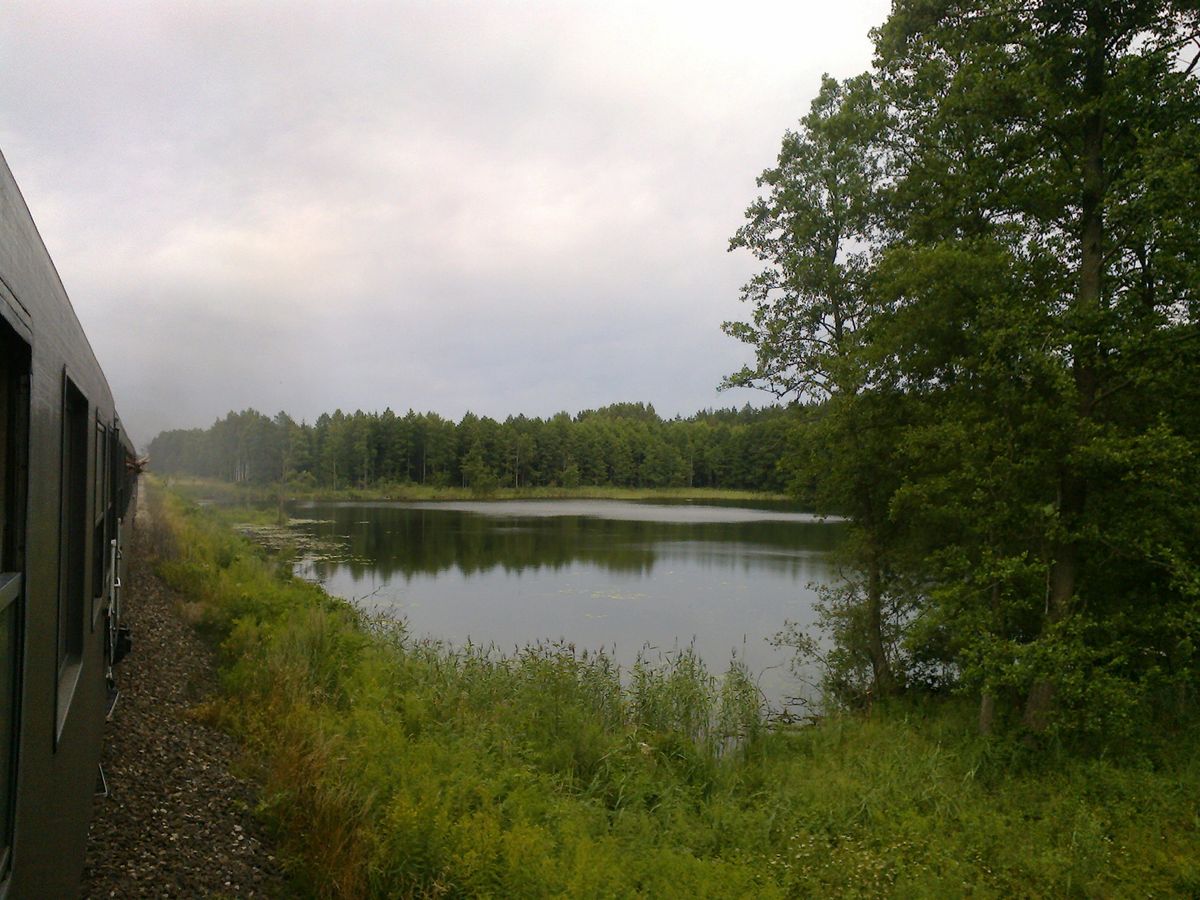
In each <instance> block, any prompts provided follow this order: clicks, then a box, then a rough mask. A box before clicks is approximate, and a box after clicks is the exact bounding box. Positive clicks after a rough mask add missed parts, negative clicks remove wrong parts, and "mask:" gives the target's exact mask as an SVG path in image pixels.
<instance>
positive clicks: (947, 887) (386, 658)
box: [150, 490, 1200, 897]
mask: <svg viewBox="0 0 1200 900" xmlns="http://www.w3.org/2000/svg"><path fill="white" fill-rule="evenodd" d="M150 496H151V499H152V502H153V504H154V513H155V521H156V523H157V525H158V528H159V529H160V530H159V532H158V535H157V540H156V541H155V545H156V547H157V548H158V549H157V553H158V560H157V566H158V568H159V571H160V572H161V573H162V575H163V576H164V577H165V578H166V579H167V580H168V581H169V582H170V583H171V584H172V585H173V586H175V587H176V588H178V589H179V590H180V591H181V592H182V593H183V595H184V596H185V597H186V598H187V600H188V611H189V613H190V614H191V615H192V616H193V617H194V618H195V619H196V621H197V622H198V623H199V624H200V627H202V628H203V629H205V630H206V631H207V632H208V633H209V634H211V635H212V636H213V638H214V640H216V641H219V642H220V646H221V649H222V660H223V667H224V669H223V684H224V688H225V693H224V696H223V697H222V698H221V699H220V700H219V701H216V702H214V703H213V704H212V705H211V708H209V709H208V710H207V714H208V715H210V716H211V717H212V718H213V719H215V720H217V721H219V722H220V723H222V724H223V725H224V726H225V727H227V728H229V729H230V730H232V731H233V732H234V733H236V734H237V735H239V736H240V737H241V738H242V740H243V741H244V742H245V745H246V747H247V751H248V757H249V759H250V761H251V765H252V767H253V769H254V771H255V773H256V775H257V777H258V778H259V779H260V780H261V783H262V784H263V785H264V798H265V799H264V802H263V809H262V813H263V815H265V816H266V817H267V818H268V819H269V820H270V821H271V822H272V823H273V824H274V826H275V827H276V828H277V830H278V832H279V834H280V839H281V842H282V845H283V847H284V848H285V851H286V854H287V862H288V864H289V866H290V868H291V870H292V872H293V873H294V874H295V877H296V878H297V880H298V885H299V887H300V888H301V889H302V890H305V891H307V892H309V893H311V894H314V895H320V896H350V897H354V896H380V897H404V896H513V897H517V896H519V897H538V896H571V897H626V896H647V897H674V896H700V897H743V896H744V897H807V896H822V895H830V894H833V895H842V896H877V895H881V894H886V895H889V896H914V897H923V896H962V895H973V896H1012V895H1020V896H1047V897H1050V896H1054V897H1057V896H1118V895H1128V894H1132V893H1137V894H1138V895H1143V896H1145V895H1157V896H1166V895H1189V894H1195V893H1196V892H1197V891H1200V862H1198V861H1200V806H1198V803H1197V798H1198V797H1200V760H1198V759H1197V757H1196V755H1195V754H1194V753H1193V752H1192V751H1193V748H1194V747H1195V746H1196V743H1195V739H1196V737H1197V735H1195V734H1180V735H1173V736H1164V737H1163V738H1162V739H1161V740H1160V741H1159V742H1157V743H1153V744H1152V745H1151V746H1150V747H1149V748H1147V749H1145V750H1144V751H1140V752H1139V754H1138V755H1137V756H1136V757H1135V756H1131V757H1130V758H1103V759H1096V758H1092V759H1079V758H1070V757H1066V756H1061V755H1054V754H1050V755H1048V756H1041V757H1033V756H1030V755H1028V753H1027V751H1025V750H1023V749H1021V748H1020V747H1016V746H1011V745H1009V744H1005V743H999V742H989V741H986V740H983V739H980V738H978V737H976V736H974V735H973V734H972V730H971V727H970V720H971V713H970V711H969V710H966V709H961V708H959V707H958V706H956V705H955V704H954V703H952V702H949V703H940V704H936V705H929V706H906V707H896V708H892V709H881V708H878V707H877V708H876V710H875V711H874V714H873V716H872V717H871V718H865V719H864V718H857V717H845V718H832V719H829V720H826V721H825V722H824V723H823V724H821V725H820V726H817V727H810V728H804V729H798V730H786V731H771V730H769V729H766V728H765V727H763V726H762V724H761V722H760V720H759V717H758V711H757V703H756V700H755V694H754V691H753V688H752V686H751V685H750V683H749V682H748V679H747V677H746V676H745V674H744V673H739V672H738V671H736V670H733V671H731V672H730V673H727V674H726V675H725V676H724V677H714V676H712V675H711V674H709V673H707V672H706V671H705V670H704V668H703V666H702V665H701V664H700V663H699V661H698V660H696V659H694V658H693V657H690V656H688V655H686V654H685V655H683V656H680V657H678V658H676V659H674V660H672V661H669V662H667V663H663V664H659V665H655V666H641V667H638V668H636V669H635V670H634V671H633V672H632V673H626V678H625V679H624V682H625V686H623V685H622V679H620V678H619V677H618V673H617V672H616V670H615V667H614V665H613V664H612V662H611V661H610V660H609V659H608V658H607V657H604V656H585V655H583V654H582V653H576V652H574V651H573V650H572V649H571V648H569V647H560V646H541V647H534V648H530V649H527V650H526V651H524V652H522V653H521V654H519V655H517V656H509V657H500V656H497V655H494V654H491V653H488V652H485V651H483V650H481V649H480V648H475V647H468V648H457V649H454V648H449V647H445V646H440V645H437V644H433V643H429V642H422V641H418V640H415V639H413V638H411V637H410V636H409V635H408V634H407V633H406V632H405V630H404V628H403V626H402V625H400V624H398V623H394V622H388V621H379V620H375V621H371V620H367V619H365V618H364V617H363V616H361V615H360V614H358V613H357V612H356V611H355V610H353V609H352V608H350V607H349V606H348V605H347V604H345V603H342V602H341V601H337V600H333V599H331V598H329V597H328V596H327V595H325V594H324V593H323V592H322V591H321V590H320V589H318V588H316V587H313V586H311V585H307V584H304V583H300V582H297V581H295V580H293V579H291V578H290V577H289V576H287V574H286V573H284V572H281V571H279V567H278V566H277V565H275V564H274V563H273V562H271V561H270V560H267V559H264V558H263V557H262V556H261V555H260V553H259V551H257V550H256V549H255V548H253V547H252V546H251V545H249V544H248V543H246V542H245V541H243V540H242V539H241V538H239V537H237V536H236V535H234V534H233V533H232V532H231V531H230V530H229V528H228V526H227V525H226V524H225V523H223V522H222V521H221V520H220V519H219V518H218V516H217V514H216V513H215V512H214V511H211V510H202V509H197V508H195V507H194V506H190V505H189V504H188V503H187V502H186V501H184V500H183V499H182V498H180V497H178V496H176V495H173V494H167V493H164V492H163V491H161V490H154V491H152V493H151V495H150Z"/></svg>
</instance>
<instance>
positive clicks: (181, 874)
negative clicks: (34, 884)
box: [82, 504, 287, 898]
mask: <svg viewBox="0 0 1200 900" xmlns="http://www.w3.org/2000/svg"><path fill="white" fill-rule="evenodd" d="M137 520H138V521H137V526H136V527H135V528H133V529H132V531H133V534H132V541H128V542H127V543H128V546H127V548H126V551H125V552H126V554H127V555H128V563H129V564H128V575H127V583H126V585H125V588H124V590H123V592H122V596H123V603H124V621H125V622H126V623H127V624H129V625H130V626H131V627H132V629H133V642H134V643H133V652H132V653H131V654H130V655H129V656H128V657H127V658H126V659H125V660H124V661H122V662H121V664H120V665H119V666H118V667H117V684H118V687H119V688H120V691H121V696H120V700H119V702H118V704H117V707H116V710H115V712H114V713H113V716H112V720H111V721H110V722H109V723H108V726H107V729H106V736H105V746H104V751H103V765H104V771H105V774H106V775H107V778H108V789H109V796H108V797H107V798H103V797H99V796H98V797H97V798H96V802H95V807H94V809H93V813H92V825H91V830H90V833H89V835H88V849H87V859H86V863H85V868H84V875H83V885H82V894H83V896H84V897H91V898H99V897H122V898H124V897H214V896H216V897H221V896H225V897H280V896H286V894H287V890H286V887H285V885H286V882H285V881H284V878H283V874H282V871H281V868H280V866H279V865H278V863H277V861H276V859H275V857H274V855H273V850H272V848H271V845H270V842H269V838H268V836H267V835H266V834H265V832H264V829H263V827H262V826H261V825H260V824H259V823H258V822H257V821H256V820H255V818H254V817H253V815H252V810H253V808H254V805H255V803H256V801H257V797H256V791H255V787H254V785H253V784H252V783H250V782H248V781H246V780H245V779H243V778H240V777H238V776H237V775H235V774H234V771H235V769H236V760H237V759H238V755H239V750H238V745H237V743H236V741H234V740H233V739H232V738H231V737H229V736H228V735H226V734H223V733H222V732H220V731H218V730H216V729H214V728H212V727H210V726H208V725H205V724H204V723H203V722H201V721H199V720H198V717H196V716H195V715H193V714H192V711H193V710H194V709H195V707H196V705H197V703H199V702H200V701H202V700H204V698H205V697H207V696H209V695H211V693H212V692H213V691H214V690H215V689H216V674H215V661H214V657H213V654H212V652H211V651H210V649H209V648H208V647H207V646H206V645H205V644H204V642H203V641H202V640H201V638H200V637H199V636H198V635H197V634H196V632H195V630H194V628H193V627H192V626H191V625H190V624H188V623H187V622H186V621H184V620H183V618H181V615H180V598H179V597H178V595H176V594H174V593H173V592H172V591H171V590H170V589H169V588H168V587H167V586H166V585H165V584H164V583H163V582H162V580H161V579H159V578H158V577H157V576H155V575H154V573H153V572H152V571H151V570H150V566H149V562H148V552H147V548H148V532H149V529H150V527H151V525H150V523H149V522H148V521H147V510H146V508H145V505H144V504H141V505H140V506H139V509H138V516H137Z"/></svg>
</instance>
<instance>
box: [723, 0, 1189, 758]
mask: <svg viewBox="0 0 1200 900" xmlns="http://www.w3.org/2000/svg"><path fill="white" fill-rule="evenodd" d="M1197 26H1198V19H1197V14H1196V12H1195V9H1194V4H1184V3H1178V2H1173V0H1139V2H1135V3H1124V4H1115V5H1114V4H1106V3H1103V2H1101V0H1089V2H1086V3H1065V2H1060V0H1036V2H1032V3H1022V4H1012V3H1002V2H991V0H985V2H973V3H959V2H946V3H932V4H931V3H927V2H923V0H899V2H897V3H895V4H894V7H893V9H892V13H891V16H890V17H889V19H888V20H887V22H886V23H885V24H884V25H883V26H882V27H881V28H880V29H878V30H877V31H876V32H875V33H874V38H875V46H876V58H875V64H874V68H873V70H872V71H871V72H869V73H866V74H864V75H862V76H859V77H857V78H853V79H849V80H847V81H844V82H841V83H839V82H836V81H833V80H832V79H829V78H826V79H825V80H824V81H823V83H822V86H821V90H820V93H819V94H818V96H817V97H816V99H815V100H814V101H813V104H812V107H811V109H810V112H809V114H808V115H807V116H805V117H804V118H803V119H802V120H801V122H800V127H799V129H798V130H796V131H795V132H790V131H789V132H788V133H786V134H785V136H784V139H783V144H782V149H781V151H780V155H779V159H778V164H777V165H776V166H775V167H773V168H771V169H768V170H767V171H765V172H764V173H763V175H762V177H761V178H760V180H759V185H760V187H761V188H763V196H762V197H761V198H760V199H758V200H757V201H756V202H755V203H754V204H753V205H752V206H751V207H750V209H749V210H748V211H747V224H746V225H744V226H743V227H742V228H741V229H739V231H738V232H737V234H736V235H735V237H734V239H733V241H732V242H731V246H732V247H733V248H745V249H748V250H750V251H751V252H752V253H753V254H754V255H755V256H756V258H758V259H759V260H760V261H761V262H762V263H763V264H764V267H763V269H762V271H761V272H760V273H759V274H757V275H756V276H755V277H754V278H753V279H752V280H751V281H750V282H749V283H748V284H747V285H746V287H745V288H744V289H743V292H742V298H743V300H744V301H746V302H747V303H749V304H750V305H751V307H752V313H751V316H750V319H749V321H746V322H739V323H731V324H728V325H727V326H726V330H727V331H728V332H729V333H730V334H732V335H733V336H735V337H737V338H739V339H741V340H743V341H746V342H748V343H750V344H751V345H753V346H754V347H755V350H756V354H757V355H756V365H755V366H754V367H750V368H747V369H745V370H743V371H741V372H739V373H735V374H734V375H733V376H731V378H730V381H731V383H735V384H750V385H758V386H761V387H765V388H767V389H769V390H772V391H773V392H775V393H776V394H778V395H782V396H805V395H807V396H810V397H814V398H816V399H818V400H820V401H821V402H820V403H819V404H818V405H817V406H814V407H813V408H811V409H809V410H807V411H806V412H807V418H806V425H805V427H803V428H799V429H796V430H795V431H794V433H793V434H794V439H793V444H792V452H791V454H790V456H789V458H788V459H787V461H786V462H785V463H784V467H783V468H784V470H785V471H786V472H787V473H788V474H789V475H790V476H791V479H792V484H793V488H794V489H795V490H796V491H797V493H800V494H801V495H803V496H807V497H811V498H812V499H813V501H814V503H815V504H816V505H817V507H818V508H819V509H833V510H835V511H838V512H842V513H844V514H846V515H847V516H848V517H849V518H850V520H851V528H850V530H851V535H852V539H851V541H850V542H849V545H848V553H847V555H846V565H847V569H848V573H849V574H848V578H847V579H846V583H845V584H844V585H843V586H841V587H839V588H838V589H836V590H835V591H834V592H833V593H832V594H831V595H830V597H829V599H828V602H827V603H826V606H825V615H824V623H825V625H826V626H827V630H828V632H829V635H828V637H829V638H830V639H831V640H832V644H833V646H832V648H831V649H828V650H827V649H826V646H825V645H824V644H821V643H820V642H818V641H816V640H815V638H814V636H812V635H800V634H794V633H792V634H788V635H785V636H784V640H785V642H788V643H791V644H793V645H794V646H796V647H797V649H798V650H799V651H801V652H803V653H813V652H820V653H821V654H824V655H825V656H824V658H825V659H826V662H827V663H828V664H829V665H828V671H829V678H828V679H827V686H829V687H831V688H832V689H833V695H834V696H835V698H840V699H843V700H845V699H850V700H851V701H852V702H853V701H854V698H856V697H857V698H862V697H863V696H864V695H865V694H867V693H868V691H869V692H870V693H871V694H872V695H873V696H876V697H877V696H879V695H882V694H887V693H891V692H893V691H895V690H897V689H900V688H904V687H907V688H923V689H930V690H942V689H945V688H948V687H954V688H957V689H958V690H960V691H962V692H964V693H968V694H971V695H974V696H977V697H979V698H980V706H981V719H980V723H981V726H982V727H983V728H984V729H985V730H987V729H988V728H990V727H991V726H992V724H993V719H996V717H998V720H997V721H996V722H995V724H999V725H1003V726H1006V727H1020V728H1024V729H1026V730H1027V731H1028V732H1029V737H1030V738H1031V739H1033V737H1034V736H1035V735H1038V736H1041V737H1042V738H1044V740H1045V741H1050V740H1055V739H1057V740H1064V741H1067V742H1069V743H1071V744H1073V745H1077V746H1083V747H1089V748H1091V749H1103V748H1104V747H1106V746H1111V745H1112V744H1115V743H1121V742H1127V741H1132V740H1135V739H1136V738H1137V737H1138V736H1139V735H1145V734H1146V733H1147V732H1148V731H1149V730H1151V729H1153V728H1155V727H1170V726H1171V725H1172V723H1173V722H1174V721H1176V720H1177V719H1178V717H1179V716H1181V715H1183V716H1186V715H1189V714H1191V712H1192V710H1193V709H1194V699H1190V698H1194V697H1195V694H1196V690H1197V688H1198V687H1200V657H1197V656H1196V653H1195V646H1194V642H1193V640H1192V635H1193V634H1194V633H1195V627H1196V623H1197V621H1198V615H1200V593H1198V591H1197V585H1198V584H1200V578H1197V573H1198V572H1200V556H1198V552H1200V551H1198V548H1200V540H1197V538H1198V537H1200V535H1198V534H1197V522H1200V488H1198V485H1200V466H1198V458H1200V453H1198V448H1200V429H1198V428H1197V426H1198V425H1200V420H1198V419H1197V416H1196V412H1195V411H1196V409H1197V408H1200V404H1198V402H1197V401H1200V379H1198V378H1197V374H1196V373H1197V372H1198V371H1200V366H1198V365H1197V363H1200V356H1198V355H1200V341H1198V340H1197V337H1198V335H1200V331H1198V327H1200V320H1198V314H1200V304H1198V303H1197V294H1196V291H1197V284H1200V268H1198V267H1197V260H1198V259H1200V252H1198V251H1200V243H1198V241H1197V236H1196V231H1195V229H1194V228H1191V229H1190V231H1189V230H1188V229H1186V228H1184V227H1182V226H1181V220H1180V216H1181V215H1183V216H1188V215H1190V213H1188V212H1185V211H1195V210H1197V209H1200V178H1197V177H1195V176H1197V175H1200V168H1198V166H1200V163H1198V162H1197V159H1198V157H1197V154H1195V153H1194V152H1188V151H1186V150H1184V149H1183V148H1184V146H1185V145H1186V146H1197V145H1200V78H1198V77H1197V72H1198V71H1200V70H1198V69H1197V65H1196V63H1195V62H1194V61H1192V62H1190V63H1188V64H1186V65H1184V64H1183V63H1181V57H1180V54H1181V48H1183V47H1187V46H1191V45H1193V44H1194V41H1195V38H1196V34H1197ZM1172 697H1173V698H1174V699H1173V700H1172V699H1170V698H1172Z"/></svg>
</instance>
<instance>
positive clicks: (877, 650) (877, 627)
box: [867, 552, 896, 697]
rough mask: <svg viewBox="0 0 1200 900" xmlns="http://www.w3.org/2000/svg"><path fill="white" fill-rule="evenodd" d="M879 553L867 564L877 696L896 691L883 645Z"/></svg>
mask: <svg viewBox="0 0 1200 900" xmlns="http://www.w3.org/2000/svg"><path fill="white" fill-rule="evenodd" d="M880 568H881V567H880V564H879V557H878V554H876V553H874V552H872V553H871V558H870V561H869V562H868V564H867V652H868V653H869V654H870V655H871V671H872V674H873V675H874V678H875V696H877V697H888V696H891V695H892V694H894V693H895V692H896V679H895V676H894V675H893V674H892V667H891V665H890V664H889V663H888V658H887V651H886V650H885V649H884V646H883V576H882V573H881V571H880Z"/></svg>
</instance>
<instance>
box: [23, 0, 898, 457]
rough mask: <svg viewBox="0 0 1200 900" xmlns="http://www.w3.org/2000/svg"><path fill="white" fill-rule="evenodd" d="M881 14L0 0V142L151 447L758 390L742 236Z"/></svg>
mask: <svg viewBox="0 0 1200 900" xmlns="http://www.w3.org/2000/svg"><path fill="white" fill-rule="evenodd" d="M887 9H888V3H887V2H886V0H842V2H838V3H830V2H825V0H822V2H811V0H792V2H778V3H770V2H753V0H740V2H737V3H733V2H723V3H715V4H711V5H709V4H705V3H700V2H696V0H691V2H680V3H666V2H650V0H642V2H614V0H596V2H527V3H518V2H487V3H484V2H478V3H455V2H420V3H413V2H400V0H390V2H380V3H350V2H326V3H300V2H272V3H268V2H249V0H234V2H213V0H202V2H199V0H198V2H193V3H182V2H167V0H161V2H153V3H151V2H146V3H134V2H117V3H113V2H111V0H106V2H102V3H101V2H96V3H85V2H79V0H70V2H47V0H5V2H4V3H3V6H2V7H0V148H2V149H3V151H4V154H5V156H6V157H7V159H8V162H9V166H10V168H11V169H12V170H13V173H14V175H15V176H16V178H17V182H18V184H20V186H21V189H22V191H23V193H24V195H25V199H26V201H27V202H28V204H29V207H30V209H31V210H32V212H33V216H34V219H35V221H36V222H37V223H38V226H39V228H40V230H41V233H42V236H43V238H44V239H45V242H46V245H47V247H48V248H49V250H50V253H51V255H52V257H53V258H54V260H55V262H56V264H57V266H58V269H59V272H60V274H61V276H62V279H63V282H64V283H65V284H66V287H67V291H68V293H69V294H70V296H71V298H72V302H73V303H74V306H75V310H76V312H77V313H78V315H79V318H80V319H81V320H82V322H83V324H84V327H85V329H86V330H87V332H88V334H89V336H90V338H91V341H92V345H93V347H94V348H95V351H96V355H97V356H98V358H99V359H100V362H101V365H103V366H104V368H105V371H106V372H107V374H108V378H109V382H110V384H111V385H112V387H113V391H114V393H115V394H116V397H117V403H118V408H119V409H120V410H121V412H122V417H123V418H124V420H125V422H126V425H127V427H129V428H130V430H131V431H132V433H133V436H134V437H135V439H137V440H139V441H141V442H143V443H144V442H145V441H148V440H149V438H150V437H152V436H153V435H154V434H155V433H157V432H158V431H159V430H160V429H163V428H175V427H193V426H207V425H209V424H211V422H212V421H213V420H214V419H215V418H217V417H218V416H221V415H223V414H224V413H225V412H227V411H228V410H230V409H243V408H245V407H248V406H252V407H254V408H256V409H259V410H261V411H263V412H266V413H267V414H269V415H270V414H274V413H275V412H277V411H279V410H281V409H284V410H287V411H288V412H290V413H291V414H293V415H294V416H296V417H297V418H301V417H303V418H308V419H309V420H311V419H313V418H315V417H316V416H317V415H318V414H320V413H321V412H325V411H332V410H333V409H334V408H336V407H341V408H342V409H344V410H347V411H350V410H353V409H359V408H361V409H364V410H382V409H383V408H384V407H387V406H391V407H392V408H393V409H395V410H397V411H400V412H403V411H404V410H407V409H408V408H409V407H413V408H415V409H417V410H433V411H436V412H440V413H442V414H443V415H446V416H449V417H451V418H454V419H457V418H459V417H460V416H461V415H462V414H463V413H464V412H465V411H467V410H472V411H474V412H476V413H479V414H481V415H491V416H494V417H497V418H503V417H504V416H506V415H508V414H510V413H514V414H515V413H525V414H528V415H537V416H547V415H551V414H553V413H554V412H556V411H558V410H564V409H565V410H567V411H569V412H572V413H574V412H577V411H579V410H580V409H585V408H589V407H595V406H600V405H603V404H606V403H612V402H617V401H625V400H630V401H635V400H642V401H648V402H651V403H653V404H654V405H655V407H656V408H657V409H658V411H659V412H660V413H662V414H664V415H668V416H669V415H674V414H676V413H679V414H683V415H688V414H690V413H693V412H695V411H697V410H699V409H702V408H704V407H708V406H728V405H741V404H742V403H745V402H746V401H747V400H749V401H751V402H753V403H755V404H756V405H757V404H761V403H764V402H767V401H768V400H769V398H768V396H767V395H765V394H761V393H756V392H750V391H731V392H729V393H726V394H718V393H717V391H716V385H717V384H718V382H719V381H720V379H721V377H722V376H723V375H725V374H727V373H729V372H731V371H733V370H735V369H737V368H739V367H740V366H741V365H742V363H743V362H746V361H748V360H749V358H750V353H749V350H748V348H746V347H744V345H741V344H739V343H738V342H737V341H735V340H733V339H732V338H729V337H727V336H725V335H724V334H723V333H722V331H721V329H720V324H721V322H722V321H724V320H727V319H731V318H737V317H739V316H741V315H742V313H743V307H742V304H740V303H739V301H738V288H739V286H740V284H741V283H742V282H743V281H745V279H746V278H747V277H748V276H749V274H750V273H751V272H752V271H753V268H754V266H753V260H752V259H750V258H749V256H748V254H746V253H745V252H744V251H743V252H739V253H736V254H730V253H727V252H726V247H727V244H728V240H729V237H730V235H732V233H733V232H734V230H735V229H736V228H737V227H738V225H739V224H740V223H741V222H742V220H743V216H744V211H745V208H746V206H747V205H748V204H749V203H750V202H751V201H752V199H753V198H754V196H755V193H756V188H755V184H754V179H755V176H756V175H757V174H758V173H759V172H760V171H761V170H762V169H763V168H765V167H767V166H769V165H771V164H772V163H773V162H774V160H775V156H776V153H777V152H778V147H779V141H780V138H781V137H782V134H783V132H784V130H785V129H787V128H789V127H793V126H794V124H795V122H796V120H797V119H798V118H799V117H800V116H801V115H803V114H804V112H805V111H806V110H807V108H808V104H809V101H810V100H811V98H812V96H813V95H814V93H815V92H816V89H817V86H818V82H819V78H820V75H821V73H822V72H829V73H830V74H832V75H834V76H836V77H839V78H840V77H846V76H849V75H853V74H856V73H858V72H860V71H862V70H863V69H865V68H866V67H867V66H868V64H869V62H870V55H871V47H870V42H869V39H868V35H867V32H868V30H869V29H870V28H871V27H873V26H874V25H877V24H879V23H880V22H882V20H883V18H884V17H885V16H886V14H887Z"/></svg>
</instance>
